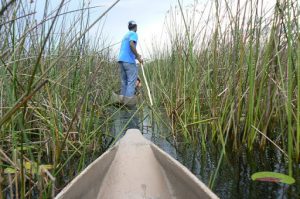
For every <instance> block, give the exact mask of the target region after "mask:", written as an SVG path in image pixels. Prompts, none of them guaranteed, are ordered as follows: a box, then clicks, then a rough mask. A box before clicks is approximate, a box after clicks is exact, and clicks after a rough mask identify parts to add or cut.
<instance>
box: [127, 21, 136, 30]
mask: <svg viewBox="0 0 300 199" xmlns="http://www.w3.org/2000/svg"><path fill="white" fill-rule="evenodd" d="M128 29H129V30H131V31H134V32H136V31H137V25H136V23H135V21H129V22H128Z"/></svg>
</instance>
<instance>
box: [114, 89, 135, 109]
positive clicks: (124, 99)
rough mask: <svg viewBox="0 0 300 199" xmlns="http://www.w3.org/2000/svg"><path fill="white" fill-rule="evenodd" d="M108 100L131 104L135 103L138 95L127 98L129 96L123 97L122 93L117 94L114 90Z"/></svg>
mask: <svg viewBox="0 0 300 199" xmlns="http://www.w3.org/2000/svg"><path fill="white" fill-rule="evenodd" d="M110 100H111V102H112V103H113V104H121V105H128V106H133V105H136V104H137V102H138V97H137V96H136V95H135V96H134V97H130V98H129V97H124V96H122V95H118V94H116V93H115V92H112V95H111V99H110Z"/></svg>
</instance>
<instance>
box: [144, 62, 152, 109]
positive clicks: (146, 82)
mask: <svg viewBox="0 0 300 199" xmlns="http://www.w3.org/2000/svg"><path fill="white" fill-rule="evenodd" d="M141 68H142V73H143V77H144V80H145V84H146V88H147V93H148V97H149V100H150V105H151V106H153V101H152V97H151V92H150V88H149V86H148V81H147V78H146V75H145V71H144V65H143V64H141Z"/></svg>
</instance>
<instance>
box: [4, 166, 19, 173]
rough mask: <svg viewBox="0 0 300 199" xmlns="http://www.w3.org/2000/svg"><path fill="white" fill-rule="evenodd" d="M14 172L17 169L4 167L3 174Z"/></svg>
mask: <svg viewBox="0 0 300 199" xmlns="http://www.w3.org/2000/svg"><path fill="white" fill-rule="evenodd" d="M16 172H17V170H16V169H14V168H11V167H7V168H6V169H4V173H5V174H15V173H16Z"/></svg>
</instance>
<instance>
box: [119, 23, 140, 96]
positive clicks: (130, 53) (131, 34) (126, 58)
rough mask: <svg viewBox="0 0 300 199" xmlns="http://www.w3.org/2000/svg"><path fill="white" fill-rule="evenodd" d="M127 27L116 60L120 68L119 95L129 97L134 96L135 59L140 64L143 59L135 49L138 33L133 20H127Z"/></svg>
mask: <svg viewBox="0 0 300 199" xmlns="http://www.w3.org/2000/svg"><path fill="white" fill-rule="evenodd" d="M128 29H129V31H128V32H127V33H126V35H125V36H124V38H123V40H122V44H121V48H120V54H119V59H118V62H119V65H120V70H121V96H122V97H127V98H129V99H130V98H133V97H134V93H135V85H136V81H137V77H138V68H137V65H136V62H135V60H136V59H137V60H138V61H139V62H140V63H141V64H143V60H142V58H141V55H140V54H138V52H137V50H136V46H137V41H138V35H137V33H136V31H137V24H136V23H135V21H129V22H128Z"/></svg>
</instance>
